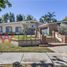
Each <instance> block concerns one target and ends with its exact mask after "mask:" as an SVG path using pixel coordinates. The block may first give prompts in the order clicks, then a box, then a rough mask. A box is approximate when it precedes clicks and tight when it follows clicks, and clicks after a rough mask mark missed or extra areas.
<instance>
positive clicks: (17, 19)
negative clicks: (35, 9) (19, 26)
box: [16, 14, 25, 21]
mask: <svg viewBox="0 0 67 67" xmlns="http://www.w3.org/2000/svg"><path fill="white" fill-rule="evenodd" d="M23 20H25V16H24V15H21V14H19V15H17V16H16V21H23Z"/></svg>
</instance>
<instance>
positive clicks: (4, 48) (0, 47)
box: [0, 41, 53, 52]
mask: <svg viewBox="0 0 67 67" xmlns="http://www.w3.org/2000/svg"><path fill="white" fill-rule="evenodd" d="M0 52H53V51H52V50H50V49H48V48H47V47H20V46H14V45H13V44H10V43H9V42H8V41H5V42H4V43H0Z"/></svg>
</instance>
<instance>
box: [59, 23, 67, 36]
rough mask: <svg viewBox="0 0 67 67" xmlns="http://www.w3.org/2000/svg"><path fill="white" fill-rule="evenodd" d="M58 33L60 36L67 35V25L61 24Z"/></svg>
mask: <svg viewBox="0 0 67 67" xmlns="http://www.w3.org/2000/svg"><path fill="white" fill-rule="evenodd" d="M58 31H59V33H60V34H63V35H67V25H63V24H61V25H60V27H59V29H58Z"/></svg>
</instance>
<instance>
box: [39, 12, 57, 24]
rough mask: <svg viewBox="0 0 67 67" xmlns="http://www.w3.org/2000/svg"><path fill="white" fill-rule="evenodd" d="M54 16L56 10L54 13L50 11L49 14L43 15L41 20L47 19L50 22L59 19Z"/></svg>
mask: <svg viewBox="0 0 67 67" xmlns="http://www.w3.org/2000/svg"><path fill="white" fill-rule="evenodd" d="M54 17H55V14H54V12H52V13H50V12H48V13H47V14H45V15H44V16H42V17H41V18H40V21H42V22H44V21H45V22H48V23H50V22H56V21H57V20H56V19H55V18H54Z"/></svg>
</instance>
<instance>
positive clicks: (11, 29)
mask: <svg viewBox="0 0 67 67" xmlns="http://www.w3.org/2000/svg"><path fill="white" fill-rule="evenodd" d="M37 24H38V22H37V21H32V20H31V21H20V22H9V23H0V34H5V33H8V34H10V33H15V34H23V33H24V31H26V33H27V32H30V31H31V30H32V31H33V32H34V30H35V29H36V27H37ZM30 33H31V32H30Z"/></svg>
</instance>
